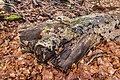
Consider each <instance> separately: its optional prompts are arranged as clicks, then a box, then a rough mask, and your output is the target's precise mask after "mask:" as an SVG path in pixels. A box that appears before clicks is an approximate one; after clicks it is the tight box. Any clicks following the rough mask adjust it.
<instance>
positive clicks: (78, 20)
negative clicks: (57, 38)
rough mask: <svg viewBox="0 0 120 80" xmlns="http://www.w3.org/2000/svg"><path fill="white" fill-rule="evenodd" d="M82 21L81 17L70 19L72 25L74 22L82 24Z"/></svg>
mask: <svg viewBox="0 0 120 80" xmlns="http://www.w3.org/2000/svg"><path fill="white" fill-rule="evenodd" d="M83 23H84V19H82V18H80V17H79V18H76V19H75V20H72V21H71V24H72V25H73V26H74V25H76V24H83Z"/></svg>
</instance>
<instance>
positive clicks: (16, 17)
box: [5, 15, 22, 21]
mask: <svg viewBox="0 0 120 80" xmlns="http://www.w3.org/2000/svg"><path fill="white" fill-rule="evenodd" d="M20 18H22V17H21V16H18V15H10V16H8V17H6V18H5V19H6V20H9V21H13V20H16V19H20Z"/></svg>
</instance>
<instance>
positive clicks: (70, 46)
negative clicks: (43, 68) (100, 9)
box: [19, 13, 120, 71]
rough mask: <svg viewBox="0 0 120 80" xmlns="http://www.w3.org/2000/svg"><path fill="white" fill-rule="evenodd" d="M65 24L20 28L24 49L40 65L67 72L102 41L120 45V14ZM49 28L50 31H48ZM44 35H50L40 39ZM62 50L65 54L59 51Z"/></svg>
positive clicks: (92, 16)
mask: <svg viewBox="0 0 120 80" xmlns="http://www.w3.org/2000/svg"><path fill="white" fill-rule="evenodd" d="M63 23H64V22H62V23H59V22H56V23H52V24H48V23H43V24H37V25H33V24H32V25H30V26H27V27H26V26H24V27H23V28H20V30H19V31H20V42H21V45H22V47H23V48H24V49H25V48H26V50H25V51H33V52H34V53H35V54H36V57H37V58H38V59H39V60H40V62H47V61H51V62H52V64H54V65H55V66H59V67H61V68H62V69H63V70H64V71H66V70H67V69H68V68H70V67H71V65H72V64H73V63H77V62H78V61H79V60H81V59H82V58H83V57H84V56H85V54H86V53H87V52H88V51H89V50H90V48H91V47H93V46H94V45H96V44H97V43H99V42H100V40H101V39H105V40H114V41H118V42H120V14H119V13H118V14H108V13H105V14H91V15H87V16H82V17H78V18H75V19H70V20H69V21H67V24H66V23H65V24H63ZM46 27H47V28H48V30H44V29H45V28H46ZM24 28H25V29H24ZM59 28H61V29H59ZM53 29H54V30H53ZM43 31H46V33H47V34H46V33H45V34H44V35H40V34H41V33H43ZM51 34H52V35H53V36H50V35H51ZM56 35H57V37H55V36H56ZM59 48H63V50H62V51H59ZM47 53H48V54H47Z"/></svg>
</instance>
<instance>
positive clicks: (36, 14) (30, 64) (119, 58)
mask: <svg viewBox="0 0 120 80" xmlns="http://www.w3.org/2000/svg"><path fill="white" fill-rule="evenodd" d="M19 1H21V2H20V3H19V4H16V5H15V6H16V8H17V10H18V11H19V12H20V13H21V14H22V15H23V16H24V18H25V19H26V20H27V22H26V21H25V20H23V19H19V20H13V21H9V20H1V19H0V20H1V21H0V23H1V25H0V26H2V28H0V80H120V43H118V42H114V41H106V42H104V43H100V44H99V45H98V46H97V47H96V48H95V49H94V50H90V52H89V54H94V53H100V52H102V53H105V54H106V55H105V56H102V57H99V58H96V59H95V60H93V62H91V63H90V64H89V65H87V64H86V59H87V57H85V58H84V59H82V60H81V61H80V63H79V64H78V66H77V67H76V65H73V67H72V68H71V71H70V72H69V73H68V74H65V73H62V72H61V71H59V70H57V69H56V68H54V67H53V66H51V65H45V64H38V63H37V60H36V58H35V55H34V54H30V53H24V54H23V53H22V52H21V49H20V44H19V35H18V27H19V26H20V25H23V24H29V22H30V23H42V22H44V21H46V20H50V19H54V18H55V17H57V16H67V17H69V18H75V17H78V16H82V15H87V14H91V13H96V12H97V13H105V12H110V13H114V12H116V11H118V12H120V1H119V0H108V2H109V3H107V2H106V3H105V2H101V4H99V3H98V2H94V0H93V2H92V0H91V2H89V0H88V1H87V2H84V4H82V3H81V2H80V1H79V0H78V1H77V0H73V3H72V2H71V3H65V2H64V3H61V2H59V1H55V0H51V1H47V0H37V1H38V4H39V5H37V6H36V5H35V4H33V3H32V2H31V0H19ZM101 1H104V0H101ZM106 1H107V0H106ZM97 5H99V6H97ZM118 7H119V8H118ZM0 10H1V9H0ZM14 13H16V12H15V11H14V10H12V9H11V10H10V9H8V10H7V9H6V11H5V14H8V15H11V14H14Z"/></svg>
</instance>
